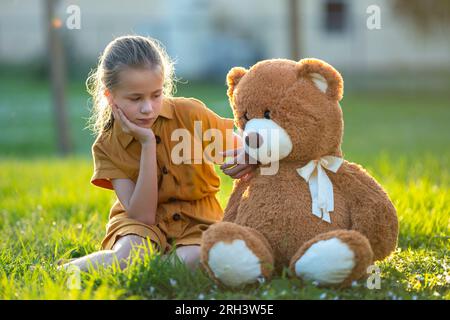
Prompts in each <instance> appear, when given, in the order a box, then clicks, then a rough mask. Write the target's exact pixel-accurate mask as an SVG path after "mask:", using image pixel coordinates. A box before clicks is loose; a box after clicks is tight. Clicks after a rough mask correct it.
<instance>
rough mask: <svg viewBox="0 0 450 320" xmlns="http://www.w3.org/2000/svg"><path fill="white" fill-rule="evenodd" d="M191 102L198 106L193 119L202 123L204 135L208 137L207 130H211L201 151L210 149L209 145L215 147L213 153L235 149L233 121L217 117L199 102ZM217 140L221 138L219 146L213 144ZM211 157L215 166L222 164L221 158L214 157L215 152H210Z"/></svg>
mask: <svg viewBox="0 0 450 320" xmlns="http://www.w3.org/2000/svg"><path fill="white" fill-rule="evenodd" d="M192 100H194V101H195V102H196V103H197V104H198V107H197V108H196V109H197V112H196V113H197V114H196V117H195V118H196V119H197V120H200V121H202V127H203V131H204V135H208V130H209V129H212V130H211V131H210V133H209V134H210V135H211V137H209V138H210V140H208V139H204V140H203V149H204V150H205V149H206V148H210V146H209V145H211V144H214V146H216V148H215V151H225V150H228V149H234V148H236V147H237V145H238V143H237V141H236V140H235V136H234V135H233V128H234V120H233V119H228V118H223V117H221V116H219V115H218V114H216V113H215V112H214V111H212V110H211V109H209V108H208V107H207V106H206V105H205V104H204V103H203V102H201V101H199V100H196V99H192ZM217 130H218V131H217ZM213 137H214V138H213ZM218 138H221V143H220V144H218V143H215V141H216V139H218ZM219 146H220V147H219ZM207 150H208V149H207ZM209 150H211V149H209ZM207 153H208V152H207ZM211 157H212V158H213V159H214V162H215V163H217V164H220V163H222V162H223V160H224V158H223V157H218V156H216V155H215V152H211Z"/></svg>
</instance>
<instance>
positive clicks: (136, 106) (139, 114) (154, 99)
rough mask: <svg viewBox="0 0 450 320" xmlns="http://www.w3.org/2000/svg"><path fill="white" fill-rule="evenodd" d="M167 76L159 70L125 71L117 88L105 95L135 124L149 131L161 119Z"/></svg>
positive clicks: (120, 75) (127, 69)
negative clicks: (157, 119) (165, 78)
mask: <svg viewBox="0 0 450 320" xmlns="http://www.w3.org/2000/svg"><path fill="white" fill-rule="evenodd" d="M163 85H164V75H163V72H162V69H161V67H160V66H155V67H152V68H126V69H124V70H122V71H120V73H119V81H118V84H117V86H116V87H115V88H114V90H112V92H109V90H106V92H105V95H106V97H107V99H108V101H109V104H110V105H113V104H115V105H116V106H117V107H118V108H119V109H121V110H122V111H123V113H124V114H125V116H126V117H127V118H128V119H129V120H130V121H131V122H133V123H134V124H136V125H138V126H139V127H143V128H150V127H151V126H152V125H153V123H154V122H155V120H156V118H157V117H158V116H159V113H160V111H161V105H162V98H163Z"/></svg>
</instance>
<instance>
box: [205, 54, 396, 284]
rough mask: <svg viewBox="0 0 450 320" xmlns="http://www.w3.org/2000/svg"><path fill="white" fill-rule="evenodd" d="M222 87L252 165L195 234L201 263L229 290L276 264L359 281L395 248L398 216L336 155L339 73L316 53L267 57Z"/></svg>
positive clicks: (325, 278) (333, 280)
mask: <svg viewBox="0 0 450 320" xmlns="http://www.w3.org/2000/svg"><path fill="white" fill-rule="evenodd" d="M227 85H228V91H227V95H228V97H229V101H230V105H231V107H232V109H233V114H234V120H235V124H236V126H237V127H238V129H240V130H242V132H243V140H242V141H243V145H244V147H245V150H246V152H247V153H248V155H249V156H250V157H251V158H253V159H257V160H258V162H259V164H260V166H259V169H258V170H257V172H256V174H255V175H254V177H253V178H251V179H238V180H235V182H234V185H233V191H232V193H231V195H230V198H229V200H228V204H227V206H226V208H225V210H224V218H223V221H220V222H218V223H215V224H213V225H211V226H210V227H209V228H208V229H207V230H206V231H205V232H204V233H203V236H202V244H201V254H200V255H201V264H202V266H203V267H204V269H206V271H207V272H208V273H209V275H210V276H211V277H212V278H213V279H214V280H216V281H217V282H219V283H220V284H222V285H225V286H228V287H239V286H243V285H247V284H251V283H258V282H261V281H266V280H270V278H271V277H272V276H273V275H274V274H277V273H279V272H280V271H282V270H283V269H284V268H288V269H287V270H288V274H290V275H292V276H294V277H299V278H301V279H303V280H306V281H314V282H316V283H317V284H319V285H323V286H337V287H346V286H349V285H351V284H352V282H353V281H355V280H358V279H361V278H364V277H367V275H368V267H369V266H371V265H372V264H373V263H374V261H378V260H382V259H384V258H385V257H387V256H388V255H390V254H391V252H393V251H394V250H395V248H396V246H397V238H398V220H397V214H396V209H395V207H394V205H393V204H392V202H391V200H390V198H389V196H388V194H387V193H386V192H385V191H384V189H383V188H382V187H381V186H380V184H379V183H378V182H377V181H376V180H375V179H374V178H373V177H371V176H370V174H369V173H368V172H367V171H366V170H365V169H364V168H363V167H361V166H360V165H358V164H355V163H352V162H348V161H347V160H344V159H343V153H342V150H341V145H342V137H343V127H344V125H343V114H342V109H341V106H340V103H339V102H340V101H341V99H342V97H343V79H342V76H341V75H340V73H339V72H338V71H337V70H335V69H334V68H333V67H332V66H331V65H330V64H328V63H326V62H324V61H322V60H319V59H312V58H308V59H302V60H300V61H298V62H297V61H292V60H287V59H271V60H264V61H260V62H258V63H257V64H255V65H254V66H252V67H251V68H250V69H248V70H247V69H245V68H241V67H234V68H232V69H231V70H230V71H229V72H228V75H227ZM272 133H274V134H272ZM367 143H370V141H367ZM274 167H276V168H275V169H276V170H273V168H274ZM264 169H265V171H266V172H265V173H263V170H264ZM269 169H272V170H269Z"/></svg>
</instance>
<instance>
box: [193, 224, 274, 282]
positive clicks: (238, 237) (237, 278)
mask: <svg viewBox="0 0 450 320" xmlns="http://www.w3.org/2000/svg"><path fill="white" fill-rule="evenodd" d="M200 258H201V263H202V265H203V266H204V267H205V269H206V270H207V271H208V273H209V274H210V275H211V276H212V277H213V279H215V280H216V281H218V282H219V283H222V284H224V285H226V286H229V287H238V286H241V285H245V284H250V283H254V282H257V281H260V280H264V279H268V278H270V276H271V274H272V271H273V262H274V261H273V254H272V248H271V247H270V244H269V242H268V241H267V239H266V238H265V237H264V236H263V235H262V234H261V233H260V232H258V231H256V230H255V229H252V228H249V227H244V226H240V225H237V224H235V223H232V222H219V223H216V224H213V225H211V226H210V227H209V228H208V230H206V231H205V232H204V233H203V236H202V245H201V255H200Z"/></svg>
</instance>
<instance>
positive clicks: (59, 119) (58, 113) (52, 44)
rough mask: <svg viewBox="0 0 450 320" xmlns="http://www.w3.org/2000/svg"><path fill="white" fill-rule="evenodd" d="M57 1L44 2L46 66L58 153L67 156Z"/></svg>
mask: <svg viewBox="0 0 450 320" xmlns="http://www.w3.org/2000/svg"><path fill="white" fill-rule="evenodd" d="M57 2H58V0H46V1H45V12H46V21H47V48H48V66H49V68H50V82H51V88H52V98H53V107H54V114H55V128H56V140H57V145H58V153H59V154H60V155H63V156H64V155H67V154H68V153H70V152H71V151H72V143H71V140H70V134H69V126H68V120H67V111H66V75H65V71H66V63H65V59H64V46H63V43H62V40H61V37H60V31H61V29H60V28H61V27H62V25H63V23H62V21H61V19H58V18H56V17H55V6H56V4H57Z"/></svg>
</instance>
